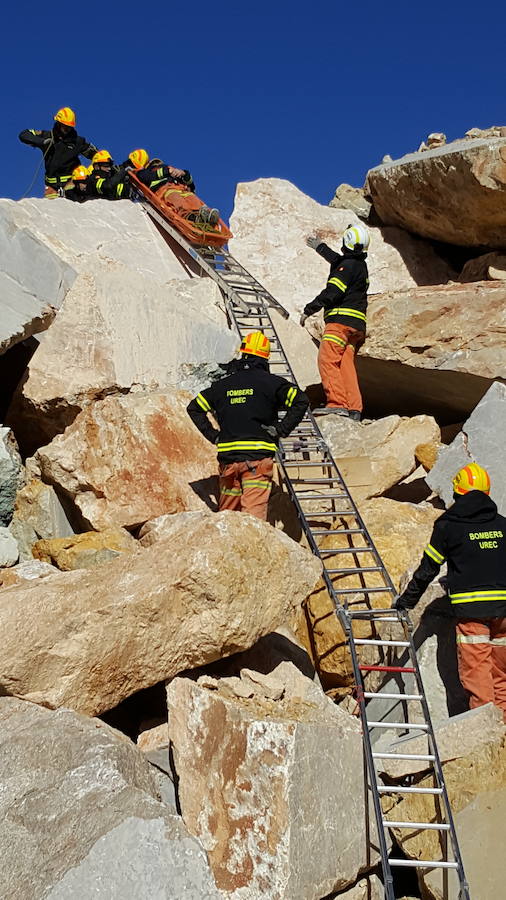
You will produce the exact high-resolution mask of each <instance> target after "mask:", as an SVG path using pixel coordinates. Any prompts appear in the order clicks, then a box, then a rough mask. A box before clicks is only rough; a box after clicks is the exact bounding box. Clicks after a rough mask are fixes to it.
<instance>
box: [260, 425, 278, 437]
mask: <svg viewBox="0 0 506 900" xmlns="http://www.w3.org/2000/svg"><path fill="white" fill-rule="evenodd" d="M262 428H263V430H264V431H266V432H267V434H268V435H269V437H271V438H273V440H277V439H278V437H279V431H278V429H277V428H276V426H275V425H262Z"/></svg>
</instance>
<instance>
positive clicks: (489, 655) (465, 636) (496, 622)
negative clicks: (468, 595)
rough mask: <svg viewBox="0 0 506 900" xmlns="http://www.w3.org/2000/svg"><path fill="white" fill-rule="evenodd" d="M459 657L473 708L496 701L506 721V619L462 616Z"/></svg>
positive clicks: (458, 632)
mask: <svg viewBox="0 0 506 900" xmlns="http://www.w3.org/2000/svg"><path fill="white" fill-rule="evenodd" d="M457 656H458V663H459V677H460V680H461V682H462V685H463V687H464V688H465V690H466V691H468V693H469V695H470V696H469V706H470V707H471V709H474V708H475V707H476V706H483V705H484V704H485V703H490V702H492V703H495V705H496V706H499V707H500V709H502V710H503V714H504V718H505V721H506V619H460V620H459V621H458V622H457Z"/></svg>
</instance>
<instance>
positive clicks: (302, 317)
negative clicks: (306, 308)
mask: <svg viewBox="0 0 506 900" xmlns="http://www.w3.org/2000/svg"><path fill="white" fill-rule="evenodd" d="M306 319H307V316H306V315H305V313H302V315H301V317H300V319H299V325H300V327H301V328H304V325H305V323H306Z"/></svg>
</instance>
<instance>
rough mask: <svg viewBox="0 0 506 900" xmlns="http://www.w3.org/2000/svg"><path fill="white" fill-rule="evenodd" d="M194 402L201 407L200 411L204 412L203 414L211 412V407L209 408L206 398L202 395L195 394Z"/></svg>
mask: <svg viewBox="0 0 506 900" xmlns="http://www.w3.org/2000/svg"><path fill="white" fill-rule="evenodd" d="M195 400H196V401H197V403H198V405H199V406H200V407H201V409H203V410H204V412H211V407H210V406H209V403H208V402H207V400H206V398H205V397H204V396H203V395H202V394H197V396H196V397H195Z"/></svg>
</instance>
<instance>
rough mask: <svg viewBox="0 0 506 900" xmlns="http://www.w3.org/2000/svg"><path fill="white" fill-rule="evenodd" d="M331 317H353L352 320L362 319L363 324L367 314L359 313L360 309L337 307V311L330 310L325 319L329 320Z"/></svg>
mask: <svg viewBox="0 0 506 900" xmlns="http://www.w3.org/2000/svg"><path fill="white" fill-rule="evenodd" d="M329 316H351V317H352V319H361V321H362V322H365V321H366V315H365V313H363V312H359V310H358V309H348V308H347V307H345V306H336V307H335V309H328V310H327V311H326V312H325V314H324V316H323V318H324V319H327V318H328V317H329Z"/></svg>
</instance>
